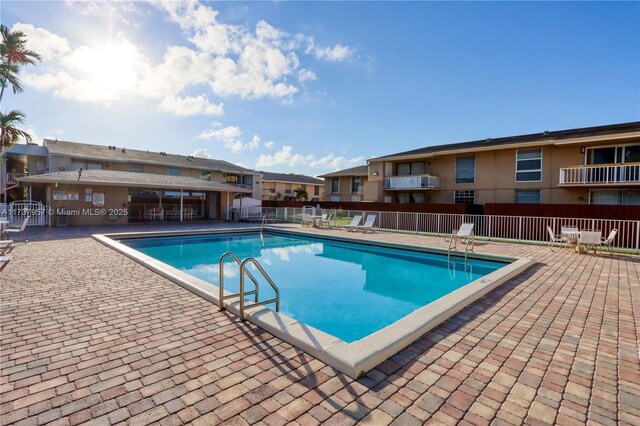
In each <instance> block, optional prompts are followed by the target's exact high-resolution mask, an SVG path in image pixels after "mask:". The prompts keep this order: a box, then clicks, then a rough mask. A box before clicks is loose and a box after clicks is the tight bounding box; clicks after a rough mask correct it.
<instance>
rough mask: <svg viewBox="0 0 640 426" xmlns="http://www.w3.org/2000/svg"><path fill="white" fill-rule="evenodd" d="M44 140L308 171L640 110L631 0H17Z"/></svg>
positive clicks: (28, 86)
mask: <svg viewBox="0 0 640 426" xmlns="http://www.w3.org/2000/svg"><path fill="white" fill-rule="evenodd" d="M0 8H1V10H0V12H1V16H2V23H3V24H5V25H7V26H8V27H9V28H13V29H17V30H20V31H23V32H24V33H25V34H26V35H27V37H28V41H29V46H30V47H31V48H32V49H34V50H36V51H38V52H39V53H41V54H42V55H43V57H44V61H43V62H42V63H41V64H39V65H38V66H37V67H30V68H27V69H25V71H24V73H23V75H22V80H23V83H24V86H25V91H24V93H22V94H19V95H12V94H9V95H5V98H4V99H3V105H2V106H1V108H2V110H3V111H6V110H8V109H20V110H23V111H24V112H25V113H27V116H28V117H27V122H26V123H25V128H26V129H28V130H29V131H30V132H31V133H32V134H33V135H34V136H35V138H36V139H37V140H38V141H39V142H41V140H42V138H44V137H52V138H58V139H62V140H70V141H77V142H85V143H95V144H103V145H117V146H125V147H128V148H137V149H150V150H155V151H166V152H172V153H180V154H195V155H200V156H210V157H212V158H218V159H224V160H227V161H231V162H234V163H238V164H242V165H244V166H246V167H249V168H255V169H260V170H269V171H283V172H298V173H306V174H310V175H318V174H322V173H326V172H330V171H333V170H336V169H340V168H346V167H352V166H356V165H360V164H364V163H365V161H366V159H367V158H371V157H374V156H380V155H386V154H391V153H394V152H400V151H404V150H410V149H415V148H419V147H423V146H428V145H436V144H443V143H452V142H462V141H466V140H473V139H485V138H488V137H493V138H495V137H500V136H511V135H517V134H523V133H532V132H540V131H544V130H561V129H569V128H575V127H585V126H595V125H602V124H612V123H621V122H628V121H635V120H640V24H639V22H640V3H639V2H558V3H554V2H343V3H341V2H248V3H239V2H223V3H208V2H206V3H205V2H200V3H198V2H194V3H177V2H172V3H160V2H153V3H146V2H127V1H119V2H92V1H85V2H68V1H67V2H63V1H55V2H12V1H2V3H1V4H0Z"/></svg>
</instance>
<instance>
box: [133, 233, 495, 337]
mask: <svg viewBox="0 0 640 426" xmlns="http://www.w3.org/2000/svg"><path fill="white" fill-rule="evenodd" d="M121 243H123V244H125V245H127V246H129V247H131V248H133V249H136V250H138V251H140V252H142V253H144V254H146V255H148V256H151V257H153V258H155V259H158V260H160V261H162V262H164V263H166V264H168V265H171V266H173V267H175V268H177V269H180V270H183V271H185V272H187V273H189V274H191V275H194V276H196V277H198V278H201V279H203V280H205V281H208V282H210V283H211V284H214V285H218V281H219V267H218V259H219V258H220V256H221V255H222V254H223V253H224V252H227V251H231V252H233V253H235V254H236V255H237V256H238V257H239V258H240V259H244V258H247V257H254V258H256V259H257V260H258V261H259V262H260V264H261V265H262V266H263V267H264V269H265V270H266V271H267V273H268V274H269V276H270V277H271V278H272V279H273V281H274V282H275V283H276V285H277V286H278V288H279V289H280V298H281V301H280V311H281V312H282V313H284V314H286V315H288V316H290V317H292V318H295V319H297V320H298V321H301V322H303V323H305V324H308V325H311V326H313V327H315V328H317V329H319V330H322V331H324V332H326V333H329V334H331V335H334V336H336V337H339V338H340V339H342V340H344V341H346V342H349V343H351V342H354V341H356V340H359V339H361V338H363V337H365V336H367V335H369V334H371V333H374V332H376V331H378V330H380V329H382V328H384V327H386V326H388V325H390V324H392V323H394V322H396V321H398V320H399V319H401V318H402V317H404V316H406V315H408V314H410V313H411V312H413V311H415V310H416V309H418V308H420V307H422V306H424V305H426V304H428V303H430V302H432V301H434V300H436V299H438V298H440V297H442V296H444V295H446V294H448V293H450V292H452V291H454V290H456V289H457V288H460V287H462V286H464V285H466V284H468V283H469V282H471V281H474V280H476V279H478V278H480V277H482V276H484V275H487V274H488V273H490V272H493V271H495V270H496V269H499V268H501V267H502V266H504V265H506V263H503V262H495V261H488V260H478V259H469V260H468V261H467V264H466V266H465V263H464V259H460V258H457V257H451V261H448V260H447V256H446V255H440V254H433V253H424V252H418V251H411V250H402V249H395V248H386V247H380V246H371V245H364V244H356V243H350V242H343V241H334V240H328V239H320V238H311V237H306V236H298V235H296V236H291V235H285V234H276V233H274V234H267V233H265V235H264V237H263V238H261V237H260V235H259V234H257V233H233V234H217V235H206V236H189V237H167V238H164V237H163V238H143V239H130V240H122V241H121ZM228 260H229V263H225V267H224V273H225V290H228V291H232V292H234V293H237V292H238V287H239V267H238V266H237V265H236V264H235V262H232V261H231V259H228ZM254 276H256V278H258V280H259V281H261V278H260V275H259V274H257V273H256V274H254ZM245 283H247V284H246V285H249V286H250V287H248V288H251V281H250V280H245ZM271 297H273V292H272V290H271V289H270V287H269V286H268V284H267V283H266V282H264V284H263V282H262V281H261V286H260V299H261V300H265V299H267V298H271Z"/></svg>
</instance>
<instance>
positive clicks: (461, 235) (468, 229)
mask: <svg viewBox="0 0 640 426" xmlns="http://www.w3.org/2000/svg"><path fill="white" fill-rule="evenodd" d="M473 226H474V224H473V223H463V224H462V225H460V229H458V230H457V231H456V230H454V231H453V232H452V233H451V237H450V240H449V250H451V243H453V248H454V249H455V248H456V247H457V242H458V241H460V242H461V243H463V244H465V245H466V246H469V244H471V251H473V240H474V233H473Z"/></svg>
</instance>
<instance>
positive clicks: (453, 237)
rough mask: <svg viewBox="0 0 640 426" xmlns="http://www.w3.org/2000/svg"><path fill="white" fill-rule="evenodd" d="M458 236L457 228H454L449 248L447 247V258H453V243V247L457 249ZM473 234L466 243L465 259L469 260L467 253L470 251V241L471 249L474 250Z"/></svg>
mask: <svg viewBox="0 0 640 426" xmlns="http://www.w3.org/2000/svg"><path fill="white" fill-rule="evenodd" d="M457 239H458V237H457V236H456V230H455V229H454V230H453V232H452V233H451V237H450V238H449V248H448V249H447V259H450V258H451V245H452V244H453V249H454V250H456V249H457V244H456V240H457ZM473 240H474V238H473V235H471V236H469V237H467V241H466V242H465V245H464V261H465V263H466V262H467V254H468V253H469V243H471V251H473Z"/></svg>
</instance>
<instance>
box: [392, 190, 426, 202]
mask: <svg viewBox="0 0 640 426" xmlns="http://www.w3.org/2000/svg"><path fill="white" fill-rule="evenodd" d="M425 201H429V198H428V197H426V196H425V194H424V192H399V193H398V202H399V203H400V204H407V203H417V204H421V203H424V202H425Z"/></svg>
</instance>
